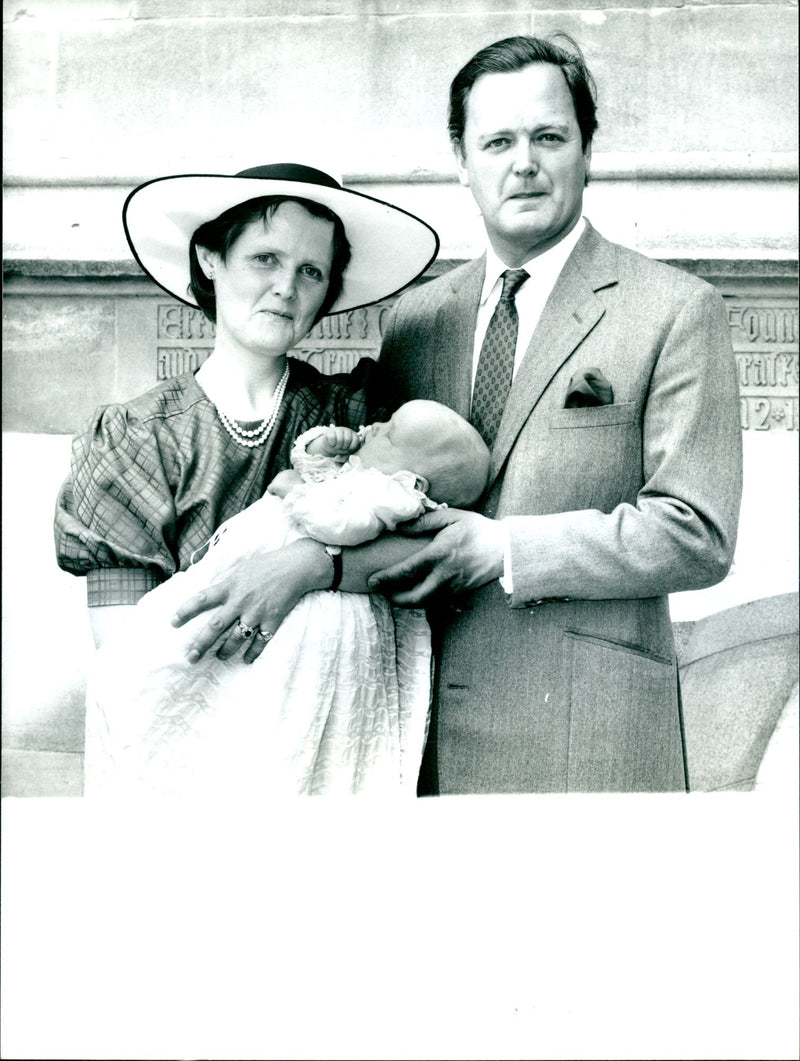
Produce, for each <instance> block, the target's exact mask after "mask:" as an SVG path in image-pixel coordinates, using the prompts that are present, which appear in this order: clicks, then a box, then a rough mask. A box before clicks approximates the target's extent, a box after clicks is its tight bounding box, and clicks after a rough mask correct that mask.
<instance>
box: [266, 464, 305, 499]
mask: <svg viewBox="0 0 800 1061" xmlns="http://www.w3.org/2000/svg"><path fill="white" fill-rule="evenodd" d="M302 482H303V480H302V478H301V477H300V476H299V475H298V473H297V472H294V471H292V470H291V469H287V470H286V471H284V472H278V474H277V475H276V476H275V478H274V479H273V480H272V482H271V483H270V484H269V486H268V487H267V493H268V494H274V496H275V497H286V495H287V494H288V493H289V491H290V490H293V489H294V488H295V487H296V486H301V485H302Z"/></svg>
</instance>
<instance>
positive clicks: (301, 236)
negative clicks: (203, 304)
mask: <svg viewBox="0 0 800 1061" xmlns="http://www.w3.org/2000/svg"><path fill="white" fill-rule="evenodd" d="M197 252H198V258H199V259H200V264H201V266H202V267H203V268H204V270H205V271H206V273H208V271H209V269H210V268H213V270H214V272H215V277H214V292H215V295H216V300H217V349H224V348H228V349H230V348H231V347H232V348H234V349H238V350H240V351H244V352H246V353H259V354H271V355H275V356H278V355H280V354H283V353H285V352H286V351H287V350H288V349H289V348H290V347H292V346H294V345H295V343H298V342H299V341H300V340H301V339H302V338H303V336H305V335H307V334H308V332H309V331H310V330H311V327H312V325H313V323H314V317H315V316H316V314H317V311H318V310H319V308H320V306H321V305H322V302H323V299H324V298H325V294H326V292H327V290H328V283H329V282H330V275H331V263H332V261H333V224H332V222H330V221H326V220H325V219H324V218H321V217H314V215H313V214H310V213H309V212H308V211H307V210H306V209H305V208H304V207H302V206H300V204H299V203H281V205H280V206H279V207H278V208H277V210H276V211H275V213H274V214H273V215H272V217H271V218H269V219H268V220H267V221H261V220H258V221H253V222H251V223H250V224H249V225H248V226H247V228H246V229H245V230H244V231H243V232H242V234H241V235H240V236H239V238H238V239H237V240H236V242H235V243H233V244H232V245H231V248H230V250H229V251H228V257H227V260H226V261H224V262H223V261H222V259H221V258H220V256H219V254H216V253H214V252H212V251H208V250H206V248H204V247H198V248H197Z"/></svg>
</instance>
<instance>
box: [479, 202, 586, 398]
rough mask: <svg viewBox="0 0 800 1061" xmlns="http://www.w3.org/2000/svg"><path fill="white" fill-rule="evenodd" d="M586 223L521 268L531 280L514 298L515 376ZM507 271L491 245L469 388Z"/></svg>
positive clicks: (519, 289)
mask: <svg viewBox="0 0 800 1061" xmlns="http://www.w3.org/2000/svg"><path fill="white" fill-rule="evenodd" d="M585 227H586V221H585V220H584V218H581V219H580V220H579V221H578V223H577V225H576V226H575V228H573V229H572V231H571V232H568V233H567V235H566V236H565V237H564V238H563V239H562V240H561V241H560V242H559V243H556V245H555V247H551V248H550V249H549V250H546V251H545V252H544V253H543V254H540V255H538V257H536V258H531V260H530V261H527V262H524V263H523V264H522V265H521V266H520V268H521V269H524V270H525V272H526V273H528V275H529V276H530V279H529V280H526V281H525V283H524V284H522V285H520V287H519V288H518V290H517V293H516V295H515V297H514V302H515V303H516V306H517V318H518V320H519V330H518V332H517V350H516V353H515V355H514V374H515V375H516V372H517V369H518V368H519V366H520V363H521V361H522V358H523V357H524V356H525V351H526V350H527V349H528V346H529V344H530V341H531V338H532V336H533V333H534V331H535V329H536V325H537V324H538V323H539V318H540V317H541V315H542V310H543V309H544V304H545V302H547V300H548V298H549V297H550V292H551V291H552V290H553V288H554V287H555V286H556V280H558V277H559V274H560V273H561V270H562V269H563V268H564V265H565V264H566V261H567V258H569V256H570V254H572V251H573V249H574V247H575V244H576V243H577V242H578V240H579V239H580V238H581V236H582V235H583V230H584V229H585ZM508 268H509V266H507V265H506V264H505V263H504V262H501V261H500V259H499V258H498V257H497V255H496V254H495V252H494V250H493V249H492V247H491V245H489V246H488V247H487V248H486V278H485V279H484V281H483V290H482V291H481V301H480V305H479V306H478V320H477V322H476V324H475V344H474V346H473V354H472V385H473V387H474V386H475V373H476V372H477V371H478V358H479V357H480V354H481V347H482V346H483V340H484V339H485V338H486V329H487V328H488V327H489V321H490V320H491V319H492V315H493V313H494V311H495V309H497V303H498V302H499V301H500V295H501V294H502V291H503V280H502V276H503V273H504V272H505V271H506V270H507V269H508Z"/></svg>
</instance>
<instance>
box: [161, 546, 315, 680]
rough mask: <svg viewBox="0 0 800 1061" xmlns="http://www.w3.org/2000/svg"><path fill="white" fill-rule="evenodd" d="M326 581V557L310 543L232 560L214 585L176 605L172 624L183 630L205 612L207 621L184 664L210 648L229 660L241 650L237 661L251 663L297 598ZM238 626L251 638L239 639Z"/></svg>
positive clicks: (221, 657)
mask: <svg viewBox="0 0 800 1061" xmlns="http://www.w3.org/2000/svg"><path fill="white" fill-rule="evenodd" d="M330 580H331V561H330V557H328V556H327V555H326V554H325V550H324V548H323V546H322V545H321V544H320V543H319V542H315V541H312V540H311V539H310V538H301V539H299V540H298V541H296V542H291V543H290V544H289V545H286V546H284V547H283V548H282V549H276V550H273V551H266V550H263V551H262V550H253V551H252V552H249V553H246V554H243V555H242V556H239V557H237V558H236V560H233V561H231V564H230V566H229V567H228V569H227V571H223V572H221V573H220V575H219V576H218V577H217V579H216V581H215V582H214V584H213V585H211V586H210V587H209V588H208V589H206V590H203V591H202V592H200V593H196V594H195V595H194V596H193V597H190V598H189V600H187V601H186V603H185V604H183V605H181V607H180V608H179V609H178V610H177V612H176V613H175V615H174V617H173V619H172V625H173V626H183V624H184V623H186V622H188V621H189V620H190V619H194V618H195V617H196V616H198V615H201V614H202V613H203V612H208V613H209V614H208V622H207V623H206V624H205V626H203V627H202V628H201V629H199V630H198V633H197V635H196V636H195V638H194V640H193V641H192V643H191V644H190V645H189V649H188V653H187V655H188V658H189V660H190V661H191V662H196V661H197V660H198V659H200V657H201V656H203V655H205V653H206V652H208V650H209V649H211V648H213V647H216V654H217V655H218V656H219V657H220V659H228V658H229V657H230V656H233V655H234V654H235V653H236V652H238V651H239V650H240V649H241V648H242V647H243V646H246V649H245V652H244V655H243V656H242V659H243V660H244V662H245V663H252V662H253V660H255V659H257V658H258V657H259V656H260V655H261V653H262V652H263V650H264V647H265V646H266V644H267V643H268V641H269V639H270V637H271V636H272V635H273V634H274V633H275V631H276V630H277V629H278V627H279V626H280V625H281V623H282V622H283V620H284V619H285V618H286V616H287V615H288V614H289V612H290V611H291V610H292V608H294V606H295V605H296V604H297V603H298V601H299V600H300V598H301V597H303V596H304V595H305V594H306V593H309V592H310V591H311V590H315V589H325V588H327V586H328V585H329V584H330ZM240 621H241V623H242V624H244V626H245V627H246V628H247V627H249V628H251V629H252V630H255V631H256V632H255V634H254V635H253V636H252V637H249V638H245V637H244V636H243V634H242V631H241V628H240V627H239V622H240ZM267 635H269V636H267Z"/></svg>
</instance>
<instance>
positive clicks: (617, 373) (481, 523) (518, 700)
mask: <svg viewBox="0 0 800 1061" xmlns="http://www.w3.org/2000/svg"><path fill="white" fill-rule="evenodd" d="M566 41H567V42H568V44H567V47H566V48H563V47H561V46H559V45H557V44H555V43H553V42H548V41H544V40H539V39H536V38H532V37H513V38H509V39H507V40H503V41H499V42H497V43H495V44H492V45H490V46H489V47H487V48H484V49H483V50H482V51H480V52H478V53H477V55H475V56H474V57H473V58H472V59H471V60H470V61H469V62H468V63H467V64H466V66H464V68H463V69H462V70H461V71H460V72H459V73H458V75H457V76H456V78H455V79H454V81H453V84H452V86H451V94H450V135H451V139H452V144H453V149H454V152H455V157H456V163H457V166H458V173H459V178H460V181H461V183H462V184H463V185H465V186H466V187H468V188H469V189H470V191H471V193H472V195H473V196H474V198H475V201H476V203H477V204H478V206H479V207H480V210H481V213H482V216H483V222H484V226H485V229H486V236H487V248H486V253H485V255H483V256H481V257H480V258H478V259H476V260H475V261H472V262H468V263H467V264H466V265H463V266H461V267H459V268H457V269H455V270H453V271H452V272H450V273H448V274H446V275H444V276H442V277H440V278H438V279H436V280H434V281H432V282H430V283H428V284H425V285H424V286H422V287H420V288H418V289H416V290H414V291H412V292H411V293H409V294H407V295H405V296H403V297H402V298H401V299H400V301H399V302H398V304H397V306H396V308H395V311H394V314H393V317H392V320H391V322H390V324H389V327H388V329H387V334H386V336H385V340H384V344H383V349H382V352H381V358H380V361H381V364H382V365H383V366H384V368H385V369H386V371H387V372H388V373H389V376H390V379H391V382H392V387H393V391H396V395H397V400H406V399H408V398H413V397H421V396H424V397H428V398H434V399H436V400H438V401H440V402H443V403H445V404H448V405H450V406H452V407H453V408H454V409H456V410H457V411H458V412H459V413H461V414H462V415H464V416H467V417H470V416H471V417H472V420H473V423H475V424H476V426H478V427H479V429H480V430H481V431H482V432H483V433H484V436H485V437H486V439H487V441H488V442H489V444H490V446H491V448H492V464H491V475H490V483H489V488H488V490H487V494H486V495H485V500H484V503H483V505H482V509H481V513H480V514H479V513H466V512H459V511H455V510H450V511H448V510H444V511H439V512H434V513H431V514H429V515H428V516H426V517H425V518H424V519H423V520H422V521H420V526H419V529H420V530H425V531H427V532H431V531H438V533H437V534H436V536H435V537H434V538H433V540H432V542H431V543H430V544H427V545H426V546H425V547H424V548H423V549H422V550H421V551H419V552H418V553H416V554H415V555H414V556H412V557H411V558H410V559H409V560H406V561H401V562H400V563H397V564H395V565H394V566H390V567H388V568H387V569H386V570H384V571H383V572H381V573H380V574H379V576H378V577H377V579H376V580H375V582H374V584H376V585H380V586H381V587H383V588H385V589H391V588H395V589H396V587H397V586H398V584H400V583H401V582H404V583H405V584H406V585H407V584H408V583H409V581H410V582H411V583H412V584H413V588H411V589H410V590H408V589H407V590H406V591H404V592H398V593H396V594H395V599H396V600H397V601H398V602H402V603H406V604H412V603H417V602H419V601H422V600H425V599H430V594H432V593H433V594H434V597H437V598H441V597H442V596H443V591H449V592H448V593H447V594H446V596H445V600H446V601H447V602H448V603H445V604H444V605H443V606H441V607H440V608H439V609H438V617H437V618H436V621H435V629H436V631H437V635H438V640H437V680H436V693H435V702H434V712H433V718H432V724H431V734H430V739H429V744H428V752H427V755H426V763H425V765H424V768H423V773H422V778H421V784H420V792H421V793H423V794H430V793H443V794H444V793H468V792H564V791H670V790H683V789H684V788H685V786H686V771H685V754H684V747H683V739H682V719H681V711H680V697H679V690H678V679H677V667H676V659H675V650H674V645H673V637H672V627H671V623H670V617H669V610H668V602H667V594H669V593H673V592H676V591H679V590H688V589H700V588H702V587H705V586H710V585H713V584H714V583H716V582H718V581H720V580H721V579H722V578H723V577H724V576H725V574H726V573H727V571H728V569H729V567H730V564H731V561H732V557H733V550H734V545H735V538H736V527H737V518H738V508H739V500H740V494H741V439H740V428H739V424H738V415H737V385H736V380H735V374H734V359H733V354H732V351H731V345H730V337H729V329H728V325H727V322H726V317H725V313H724V309H723V304H722V300H721V298H720V297H719V295H718V294H717V293H716V292H715V291H714V290H713V289H712V288H711V287H710V286H709V285H708V284H706V283H704V282H703V281H701V280H698V279H697V278H695V277H692V276H690V275H688V274H685V273H683V272H680V271H678V270H676V269H672V268H670V267H667V266H665V265H663V264H660V263H658V262H655V261H652V260H650V259H647V258H644V257H642V256H641V255H639V254H636V253H634V252H632V251H630V250H627V249H625V248H623V247H620V246H617V245H615V244H612V243H609V242H608V241H607V240H605V239H603V238H602V236H600V235H599V234H598V233H597V232H596V231H595V230H594V229H593V228H592V227H591V225H590V224H589V223H588V221H586V220H585V219H584V218H583V217H582V200H583V189H584V186H585V184H586V181H587V179H588V175H589V164H590V160H591V145H592V135H593V133H594V131H595V129H596V127H597V122H596V117H595V103H594V91H593V83H592V79H591V75H590V74H589V72H588V70H587V69H586V67H585V64H584V62H583V60H582V57H581V56H580V53H579V51H578V49H577V46H575V45H574V42H572V41H570V40H569V38H566ZM520 269H524V270H525V274H520V273H519V272H517V271H518V270H520ZM509 270H510V271H513V272H512V273H511V275H510V276H509V278H508V280H507V281H506V290H503V288H504V283H503V278H504V276H505V274H506V272H507V271H509ZM526 274H527V275H526ZM496 311H497V312H498V314H499V317H498V320H497V321H495V322H494V323H493V322H492V317H493V315H494V314H495V312H496ZM498 321H499V323H498ZM503 347H504V348H505V349H504V350H501V348H503ZM509 347H510V354H509V350H508V348H509ZM503 352H504V353H505V355H506V359H509V358H510V362H509V365H510V367H509V368H508V370H507V371H508V372H509V373H510V372H512V371H513V383H511V385H510V389H508V386H509V385H508V383H507V382H506V383H503V381H502V374H503V369H502V368H498V364H500V363H502V360H503V357H502V355H503ZM482 362H484V363H483V364H482ZM511 362H513V366H511ZM487 363H488V368H487ZM487 373H488V375H489V383H488V384H487V383H486V382H485V379H486V375H487ZM487 394H488V404H487ZM453 591H460V592H456V593H454V592H453Z"/></svg>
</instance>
